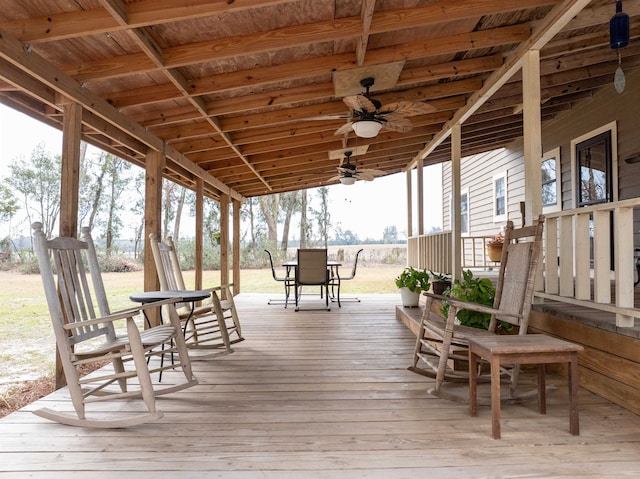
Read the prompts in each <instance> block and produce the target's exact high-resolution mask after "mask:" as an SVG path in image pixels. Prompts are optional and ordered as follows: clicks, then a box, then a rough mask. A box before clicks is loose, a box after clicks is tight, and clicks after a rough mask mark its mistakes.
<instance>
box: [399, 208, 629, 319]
mask: <svg viewBox="0 0 640 479" xmlns="http://www.w3.org/2000/svg"><path fill="white" fill-rule="evenodd" d="M638 207H640V198H637V199H635V198H634V199H631V200H623V201H618V202H613V203H604V204H601V205H594V206H588V207H585V208H577V209H572V210H565V211H561V212H556V213H550V214H547V215H545V218H546V220H545V228H544V229H545V234H544V237H545V238H544V244H543V264H542V267H541V274H540V281H539V282H538V287H537V290H538V291H537V292H536V296H537V297H539V298H541V299H549V300H554V301H561V302H565V303H570V304H575V305H578V306H582V307H587V308H592V309H596V310H600V311H607V312H610V313H614V314H615V316H616V326H618V327H633V325H634V318H640V310H638V309H635V307H634V269H635V258H634V243H633V210H634V208H638ZM487 240H488V237H483V236H478V237H464V238H462V248H463V261H462V263H463V265H462V267H463V268H464V269H467V268H488V267H492V266H494V265H496V264H497V263H491V262H489V261H488V258H487V257H486V248H485V243H486V241H487ZM613 252H615V254H614V253H613ZM407 257H408V262H409V265H410V266H415V267H420V268H427V269H429V270H432V271H437V272H441V273H449V272H451V270H452V268H451V233H450V232H443V233H436V234H431V235H425V236H419V237H413V238H410V239H409V242H408V252H407ZM612 291H615V295H614V294H612ZM614 296H615V298H614ZM613 298H614V299H613Z"/></svg>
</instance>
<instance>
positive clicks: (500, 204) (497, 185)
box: [493, 171, 507, 222]
mask: <svg viewBox="0 0 640 479" xmlns="http://www.w3.org/2000/svg"><path fill="white" fill-rule="evenodd" d="M506 219H507V172H506V171H505V172H503V173H500V174H499V175H495V176H494V177H493V221H494V222H497V221H506Z"/></svg>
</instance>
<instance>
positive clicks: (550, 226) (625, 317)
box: [536, 198, 640, 327]
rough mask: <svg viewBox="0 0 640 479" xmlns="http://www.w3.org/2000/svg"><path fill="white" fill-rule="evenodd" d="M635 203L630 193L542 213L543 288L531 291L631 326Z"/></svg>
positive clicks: (639, 312) (634, 315)
mask: <svg viewBox="0 0 640 479" xmlns="http://www.w3.org/2000/svg"><path fill="white" fill-rule="evenodd" d="M639 206H640V198H634V199H631V200H623V201H617V202H614V203H604V204H600V205H594V206H588V207H585V208H577V209H572V210H566V211H561V212H557V213H550V214H548V215H546V221H545V244H544V289H542V288H540V291H539V292H538V293H536V295H537V296H539V297H540V298H546V299H552V300H555V301H563V302H566V303H571V304H576V305H579V306H583V307H589V308H593V309H597V310H601V311H607V312H611V313H615V315H616V326H618V327H633V325H634V318H640V310H638V309H635V308H634V285H633V283H634V264H635V260H634V244H633V210H634V208H637V207H639ZM612 286H613V288H612ZM612 289H613V291H615V300H612Z"/></svg>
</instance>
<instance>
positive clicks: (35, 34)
mask: <svg viewBox="0 0 640 479" xmlns="http://www.w3.org/2000/svg"><path fill="white" fill-rule="evenodd" d="M294 1H295V0H234V1H233V2H229V1H228V0H193V1H189V2H176V1H175V0H140V1H137V2H132V3H127V4H125V6H124V12H121V13H119V15H118V16H120V17H122V18H124V17H126V19H127V23H126V24H122V23H120V22H118V21H117V17H114V15H113V14H112V12H110V11H109V10H107V9H105V8H94V9H91V10H78V11H75V12H68V13H61V14H57V15H46V16H43V17H35V18H26V19H22V20H21V21H20V22H1V23H0V29H3V30H6V31H7V32H10V33H11V34H12V35H14V36H15V37H16V38H18V39H19V40H20V41H23V42H25V43H32V44H37V43H42V42H50V41H58V40H64V39H68V38H75V37H82V36H88V35H98V34H100V33H108V32H114V31H121V30H125V29H126V28H129V27H130V28H141V27H145V26H151V25H161V24H164V23H174V22H179V21H184V20H190V19H193V18H198V17H204V16H211V15H218V14H221V13H228V12H232V11H236V12H237V11H242V10H248V9H253V8H262V7H268V6H273V5H283V4H287V3H294ZM103 5H104V4H103Z"/></svg>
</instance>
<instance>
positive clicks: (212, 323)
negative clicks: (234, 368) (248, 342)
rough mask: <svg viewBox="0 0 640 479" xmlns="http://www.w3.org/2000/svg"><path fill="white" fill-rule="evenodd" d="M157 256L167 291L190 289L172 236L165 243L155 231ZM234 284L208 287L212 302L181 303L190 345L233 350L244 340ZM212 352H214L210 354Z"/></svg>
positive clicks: (224, 351) (153, 242) (162, 284)
mask: <svg viewBox="0 0 640 479" xmlns="http://www.w3.org/2000/svg"><path fill="white" fill-rule="evenodd" d="M149 239H150V241H151V250H152V252H153V259H154V262H155V265H156V271H157V273H158V279H159V280H160V288H161V289H162V290H163V291H173V290H182V291H184V290H186V288H185V283H184V278H183V276H182V270H181V269H180V262H179V261H178V254H177V252H176V249H175V246H174V244H173V239H172V238H171V236H169V237H167V239H166V241H165V242H164V243H162V242H160V241H159V240H158V236H157V235H156V234H154V233H152V234H150V235H149ZM232 286H233V285H232V284H228V285H221V286H216V287H213V288H207V289H205V290H203V291H208V292H209V293H210V294H211V302H210V303H207V304H204V305H201V306H195V305H194V304H193V303H190V304H187V303H182V304H180V303H179V304H178V305H177V306H178V313H179V315H180V319H181V321H182V322H183V323H184V335H185V340H186V342H187V348H189V349H203V350H221V351H220V352H219V353H218V354H228V353H231V352H233V349H231V345H232V344H235V343H238V342H240V341H243V340H244V337H243V336H242V330H241V327H240V319H239V317H238V312H237V310H236V305H235V303H234V301H233V294H232V292H231V287H232ZM208 356H211V355H208Z"/></svg>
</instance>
